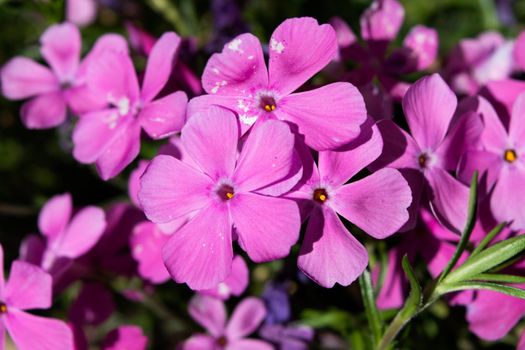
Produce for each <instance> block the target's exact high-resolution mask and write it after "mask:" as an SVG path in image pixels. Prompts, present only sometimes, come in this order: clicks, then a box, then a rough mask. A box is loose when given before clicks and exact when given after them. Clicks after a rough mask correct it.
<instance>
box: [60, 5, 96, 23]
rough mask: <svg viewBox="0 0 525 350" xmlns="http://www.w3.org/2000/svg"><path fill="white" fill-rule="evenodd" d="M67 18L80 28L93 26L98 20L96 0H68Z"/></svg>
mask: <svg viewBox="0 0 525 350" xmlns="http://www.w3.org/2000/svg"><path fill="white" fill-rule="evenodd" d="M66 18H67V20H68V22H71V23H74V24H76V25H77V26H79V27H84V26H87V25H89V24H91V23H92V22H93V21H95V19H96V18H97V1H96V0H67V1H66Z"/></svg>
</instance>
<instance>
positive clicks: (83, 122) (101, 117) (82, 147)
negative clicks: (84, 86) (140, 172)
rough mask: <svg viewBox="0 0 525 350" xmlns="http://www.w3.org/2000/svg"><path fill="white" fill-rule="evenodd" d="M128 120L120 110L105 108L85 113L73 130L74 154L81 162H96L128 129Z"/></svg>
mask: <svg viewBox="0 0 525 350" xmlns="http://www.w3.org/2000/svg"><path fill="white" fill-rule="evenodd" d="M126 122H127V120H122V121H121V119H119V115H118V110H116V109H105V110H102V111H97V112H92V113H88V114H86V115H83V116H82V117H81V118H80V119H79V120H78V122H77V124H76V126H75V130H74V131H73V143H74V148H73V156H74V157H75V159H76V160H78V161H79V162H81V163H93V162H95V161H96V160H97V159H98V158H99V157H100V156H101V155H102V154H103V153H104V152H105V151H106V149H108V147H110V145H111V144H112V143H113V142H114V141H115V139H117V138H118V137H119V135H120V134H122V133H123V132H125V131H126Z"/></svg>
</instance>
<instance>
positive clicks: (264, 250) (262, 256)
mask: <svg viewBox="0 0 525 350" xmlns="http://www.w3.org/2000/svg"><path fill="white" fill-rule="evenodd" d="M230 206H231V215H232V220H233V224H234V226H235V228H236V230H237V234H238V235H239V243H240V244H241V247H242V248H243V249H244V250H245V251H246V252H247V253H248V256H249V257H250V258H251V259H252V260H253V261H255V262H263V261H271V260H275V259H279V258H282V257H285V256H287V255H288V254H289V252H290V248H291V247H292V245H294V244H295V243H296V242H297V239H298V238H299V230H300V226H301V218H300V216H299V208H298V207H297V204H296V203H295V202H294V201H292V200H289V199H283V198H273V197H266V196H261V195H256V194H251V193H242V194H236V195H235V197H234V198H233V200H232V202H231V204H230Z"/></svg>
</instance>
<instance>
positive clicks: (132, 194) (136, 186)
mask: <svg viewBox="0 0 525 350" xmlns="http://www.w3.org/2000/svg"><path fill="white" fill-rule="evenodd" d="M148 165H149V161H147V160H140V161H139V165H138V166H137V168H135V169H134V170H133V171H132V172H131V173H130V175H129V178H128V196H129V199H130V200H131V203H133V205H135V206H136V207H137V208H140V207H141V205H140V202H139V190H140V178H141V176H142V174H144V172H145V171H146V168H147V167H148Z"/></svg>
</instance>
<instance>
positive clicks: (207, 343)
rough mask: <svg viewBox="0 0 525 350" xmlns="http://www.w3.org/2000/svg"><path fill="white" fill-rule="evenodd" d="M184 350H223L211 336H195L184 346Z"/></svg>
mask: <svg viewBox="0 0 525 350" xmlns="http://www.w3.org/2000/svg"><path fill="white" fill-rule="evenodd" d="M182 350H221V349H220V348H219V346H218V345H217V340H216V339H215V338H213V337H210V336H209V335H205V334H195V335H192V336H191V338H189V339H188V340H186V341H185V342H184V343H183V344H182Z"/></svg>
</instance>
